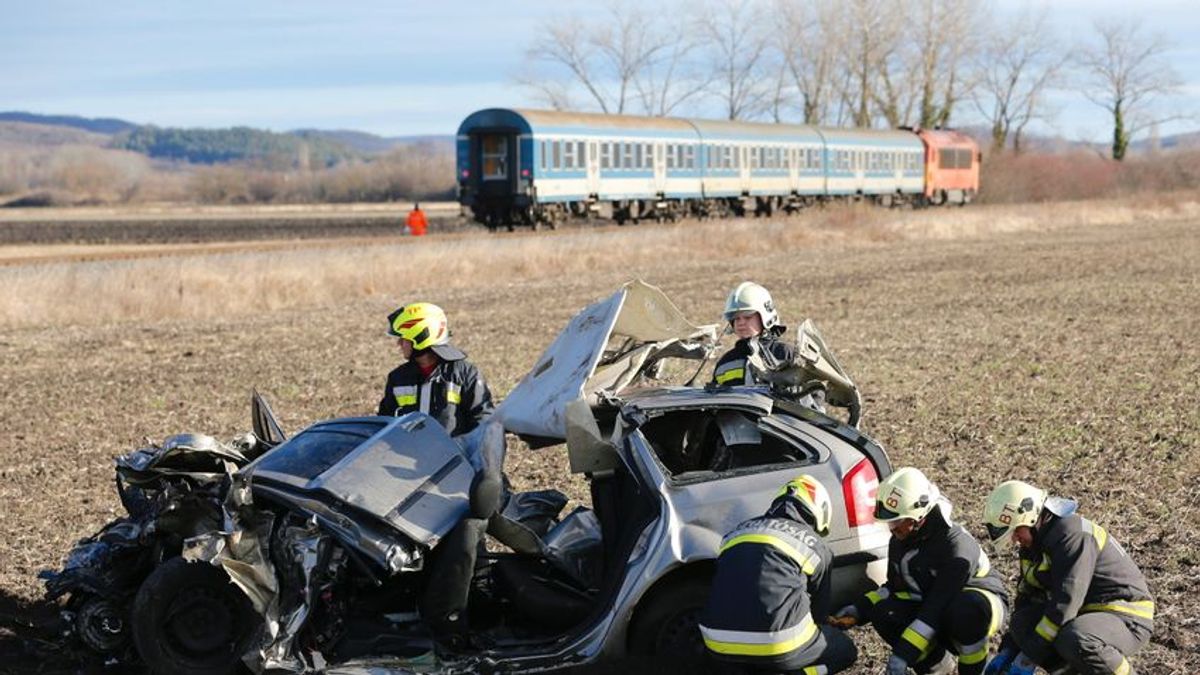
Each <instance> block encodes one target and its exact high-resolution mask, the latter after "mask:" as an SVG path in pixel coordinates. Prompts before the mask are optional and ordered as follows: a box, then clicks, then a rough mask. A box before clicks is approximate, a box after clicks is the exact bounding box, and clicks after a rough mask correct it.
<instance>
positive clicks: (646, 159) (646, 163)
mask: <svg viewBox="0 0 1200 675" xmlns="http://www.w3.org/2000/svg"><path fill="white" fill-rule="evenodd" d="M643 147H644V148H645V152H644V153H643V154H642V168H643V169H652V168H654V146H653V145H650V144H649V143H647V144H646V145H645V146H643Z"/></svg>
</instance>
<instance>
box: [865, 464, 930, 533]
mask: <svg viewBox="0 0 1200 675" xmlns="http://www.w3.org/2000/svg"><path fill="white" fill-rule="evenodd" d="M940 497H941V494H940V493H939V492H938V489H937V486H936V485H934V484H933V483H932V482H931V481H930V480H929V479H928V478H926V477H925V474H923V473H921V471H920V469H915V468H913V467H911V466H906V467H904V468H902V469H896V471H895V472H893V473H892V474H891V475H890V476H888V477H887V478H885V479H883V481H881V482H880V483H879V491H878V492H877V493H876V494H875V520H878V521H880V522H883V523H886V522H889V521H892V520H901V519H903V518H912V519H913V520H921V519H922V518H924V517H925V516H927V515H929V512H930V511H932V510H933V507H934V506H937V503H938V499H939V498H940Z"/></svg>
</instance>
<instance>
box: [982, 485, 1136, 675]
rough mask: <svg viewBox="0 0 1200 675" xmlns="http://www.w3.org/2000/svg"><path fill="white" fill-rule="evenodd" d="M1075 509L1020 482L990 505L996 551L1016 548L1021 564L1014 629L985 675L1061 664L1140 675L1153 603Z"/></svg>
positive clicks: (1123, 558)
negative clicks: (1137, 659)
mask: <svg viewBox="0 0 1200 675" xmlns="http://www.w3.org/2000/svg"><path fill="white" fill-rule="evenodd" d="M1076 508H1077V504H1076V503H1075V501H1074V500H1070V499H1063V498H1061V497H1049V496H1047V494H1046V492H1045V491H1044V490H1040V489H1038V488H1036V487H1034V486H1032V485H1030V484H1028V483H1023V482H1021V481H1016V480H1010V481H1005V482H1003V483H1001V484H1000V485H998V486H996V489H994V490H992V494H991V495H990V496H989V497H988V501H987V505H986V506H985V507H984V511H983V517H984V521H985V523H986V525H987V528H988V535H989V536H990V537H991V538H992V541H993V542H994V543H995V545H996V546H997V548H1005V547H1008V546H1009V545H1011V544H1012V543H1015V544H1016V545H1017V547H1018V549H1019V554H1020V560H1021V577H1020V582H1019V584H1018V587H1017V599H1016V607H1015V609H1014V612H1013V619H1012V626H1011V627H1010V628H1009V631H1008V634H1006V635H1005V636H1004V640H1003V642H1002V643H1001V648H1000V653H999V654H998V655H997V656H996V658H995V659H993V660H992V663H990V664H988V670H987V672H988V673H989V674H990V673H1011V674H1013V675H1032V673H1033V672H1034V670H1035V668H1036V666H1041V667H1043V668H1045V669H1047V670H1051V669H1056V668H1057V667H1059V666H1062V665H1064V664H1065V665H1066V666H1067V667H1068V668H1069V669H1070V670H1071V671H1073V672H1075V673H1079V674H1080V675H1093V674H1095V675H1100V674H1102V673H1103V674H1104V675H1108V674H1109V673H1116V675H1130V674H1131V673H1133V672H1134V671H1133V666H1131V665H1130V663H1129V657H1130V656H1132V655H1133V654H1134V652H1136V651H1137V650H1138V649H1140V648H1141V647H1143V646H1144V645H1145V644H1146V643H1147V642H1148V641H1149V640H1150V634H1151V632H1152V631H1153V629H1154V598H1153V597H1151V595H1150V589H1149V587H1148V586H1147V585H1146V578H1145V577H1144V576H1143V575H1142V572H1141V570H1139V569H1138V567H1137V565H1136V564H1134V562H1133V560H1132V559H1130V557H1129V554H1127V553H1126V552H1125V549H1123V548H1122V547H1121V545H1120V544H1119V543H1117V540H1116V539H1114V538H1113V537H1112V536H1110V535H1109V534H1108V532H1107V531H1106V530H1105V529H1104V528H1103V527H1101V526H1100V525H1098V524H1096V523H1094V522H1092V521H1090V520H1088V519H1086V518H1083V517H1081V516H1080V515H1079V514H1078V513H1076Z"/></svg>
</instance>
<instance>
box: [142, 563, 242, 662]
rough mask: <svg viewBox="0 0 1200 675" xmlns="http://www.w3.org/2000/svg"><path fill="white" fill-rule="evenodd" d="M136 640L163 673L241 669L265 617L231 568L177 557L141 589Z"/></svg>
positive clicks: (148, 659) (156, 571)
mask: <svg viewBox="0 0 1200 675" xmlns="http://www.w3.org/2000/svg"><path fill="white" fill-rule="evenodd" d="M132 623H133V626H132V627H133V642H134V644H135V645H136V646H137V650H138V653H139V654H141V656H142V660H143V661H145V662H146V665H147V666H149V667H150V668H151V670H153V671H154V672H157V673H184V672H186V673H197V674H204V675H209V674H211V675H224V674H225V673H232V672H235V671H236V670H237V668H238V666H239V664H240V663H241V658H242V654H244V653H245V652H246V649H247V648H248V647H249V645H250V641H251V639H253V637H254V636H255V634H256V633H257V630H258V627H259V625H261V620H260V618H259V616H258V614H257V613H256V612H255V611H254V607H253V606H252V605H251V604H250V599H249V598H247V597H246V594H245V593H243V592H242V591H241V589H240V588H238V587H237V586H235V585H233V584H232V583H231V582H230V581H229V577H228V576H227V575H226V574H225V572H224V571H223V570H221V569H219V568H217V567H214V566H213V565H210V564H208V563H204V562H196V563H189V562H188V561H186V560H184V559H183V558H172V559H171V560H168V561H167V562H165V563H163V564H162V565H161V566H160V567H159V568H158V569H156V570H155V571H154V572H153V573H152V574H151V575H150V576H149V577H147V578H146V581H145V582H144V583H143V584H142V587H141V588H140V589H138V593H137V597H136V598H135V599H134V603H133V622H132Z"/></svg>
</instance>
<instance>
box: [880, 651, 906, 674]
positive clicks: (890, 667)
mask: <svg viewBox="0 0 1200 675" xmlns="http://www.w3.org/2000/svg"><path fill="white" fill-rule="evenodd" d="M907 672H908V661H905V660H904V659H903V658H901V657H900V655H899V654H892V655H891V656H889V657H888V660H887V667H886V668H884V670H883V675H905V673H907Z"/></svg>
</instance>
